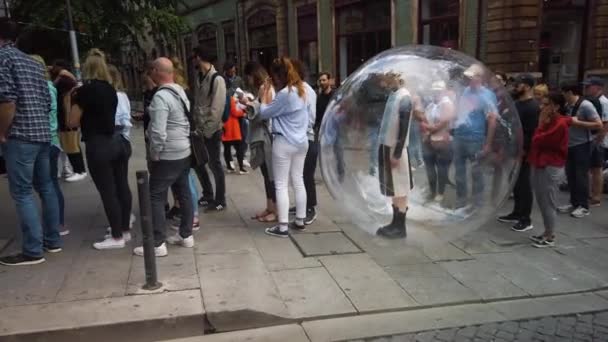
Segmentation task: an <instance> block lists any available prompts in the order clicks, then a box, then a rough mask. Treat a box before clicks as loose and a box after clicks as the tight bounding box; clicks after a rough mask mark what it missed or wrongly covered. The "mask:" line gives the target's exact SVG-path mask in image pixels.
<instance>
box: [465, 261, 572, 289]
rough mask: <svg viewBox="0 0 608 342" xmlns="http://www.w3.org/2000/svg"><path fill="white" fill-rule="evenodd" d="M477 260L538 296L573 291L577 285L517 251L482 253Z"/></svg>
mask: <svg viewBox="0 0 608 342" xmlns="http://www.w3.org/2000/svg"><path fill="white" fill-rule="evenodd" d="M477 260H479V261H481V262H482V263H485V264H486V265H487V266H488V267H492V268H494V269H495V270H496V272H497V273H499V274H500V275H502V276H503V277H505V278H507V279H509V280H510V281H511V282H512V283H513V284H515V285H516V286H518V287H519V288H521V289H523V290H524V291H526V292H527V293H529V294H531V295H534V296H538V295H546V294H555V293H563V292H569V291H572V289H574V288H575V285H574V284H572V283H570V282H569V281H568V279H566V278H564V277H562V276H561V275H560V274H552V273H550V272H548V271H546V270H545V269H544V268H543V267H536V266H535V265H533V264H530V263H528V262H527V259H526V258H523V257H521V256H520V255H518V254H515V253H502V254H480V255H477Z"/></svg>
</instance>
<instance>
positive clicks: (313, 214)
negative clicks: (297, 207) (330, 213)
mask: <svg viewBox="0 0 608 342" xmlns="http://www.w3.org/2000/svg"><path fill="white" fill-rule="evenodd" d="M316 219H317V211H316V210H315V208H312V209H308V210H307V211H306V218H304V224H305V225H307V226H310V225H311V224H312V223H313V222H315V220H316Z"/></svg>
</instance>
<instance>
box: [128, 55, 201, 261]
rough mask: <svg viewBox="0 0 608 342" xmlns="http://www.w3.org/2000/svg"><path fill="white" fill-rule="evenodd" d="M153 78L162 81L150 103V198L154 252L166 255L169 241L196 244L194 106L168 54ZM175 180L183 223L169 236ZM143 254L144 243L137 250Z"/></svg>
mask: <svg viewBox="0 0 608 342" xmlns="http://www.w3.org/2000/svg"><path fill="white" fill-rule="evenodd" d="M151 76H152V78H153V79H154V82H156V84H158V85H159V88H158V91H157V92H156V94H155V95H154V97H153V98H152V102H151V103H150V107H149V111H150V124H149V126H148V130H147V132H146V133H147V135H148V139H149V142H150V144H149V146H150V147H149V159H150V160H149V165H148V167H149V169H150V198H151V203H152V225H153V226H154V247H155V248H154V252H155V254H156V256H159V257H161V256H166V255H167V246H166V245H165V242H168V243H170V244H175V245H181V246H182V247H187V248H192V247H194V238H193V237H192V222H193V219H194V218H193V212H194V210H193V208H192V205H193V204H192V198H191V197H190V196H191V195H190V187H189V183H188V174H189V172H190V167H191V161H190V154H191V152H190V151H191V150H190V138H189V137H190V123H189V120H188V116H187V111H189V109H190V103H189V101H188V97H187V96H186V93H185V92H184V89H183V88H182V87H180V86H179V85H177V84H175V83H174V82H173V80H174V75H173V64H172V63H171V61H170V60H169V59H167V58H159V59H157V60H156V61H154V66H153V69H152V75H151ZM173 184H175V191H176V194H175V195H176V196H177V199H178V201H179V204H180V210H181V223H180V226H179V233H178V234H176V235H174V236H170V237H169V238H167V237H166V236H167V223H166V218H165V203H166V202H167V192H168V190H169V188H170V187H171V185H173ZM133 253H134V254H135V255H139V256H143V254H144V250H143V247H137V248H135V249H134V250H133Z"/></svg>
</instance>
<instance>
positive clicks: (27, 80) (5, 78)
mask: <svg viewBox="0 0 608 342" xmlns="http://www.w3.org/2000/svg"><path fill="white" fill-rule="evenodd" d="M2 102H14V103H15V106H16V112H15V118H14V119H13V123H12V125H11V127H10V129H9V132H8V137H9V138H13V139H21V140H25V141H28V142H39V143H49V142H50V141H51V129H50V127H51V126H50V121H49V112H50V110H51V95H50V93H49V88H48V85H47V81H46V79H45V77H44V66H42V65H41V64H40V63H38V62H37V61H35V60H34V59H32V58H31V57H30V56H28V55H26V54H24V53H23V52H21V51H19V50H18V49H17V48H15V46H14V45H13V44H11V43H8V44H4V45H2V46H0V103H2Z"/></svg>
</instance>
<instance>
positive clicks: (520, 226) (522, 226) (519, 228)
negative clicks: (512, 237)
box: [511, 221, 534, 232]
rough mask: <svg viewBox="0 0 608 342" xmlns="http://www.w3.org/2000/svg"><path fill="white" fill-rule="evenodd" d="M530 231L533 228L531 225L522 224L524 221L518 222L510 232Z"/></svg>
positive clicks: (527, 223)
mask: <svg viewBox="0 0 608 342" xmlns="http://www.w3.org/2000/svg"><path fill="white" fill-rule="evenodd" d="M531 229H534V226H533V225H532V223H530V222H524V221H519V222H517V223H516V224H515V225H514V226H513V227H511V230H513V231H516V232H527V231H528V230H531Z"/></svg>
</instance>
